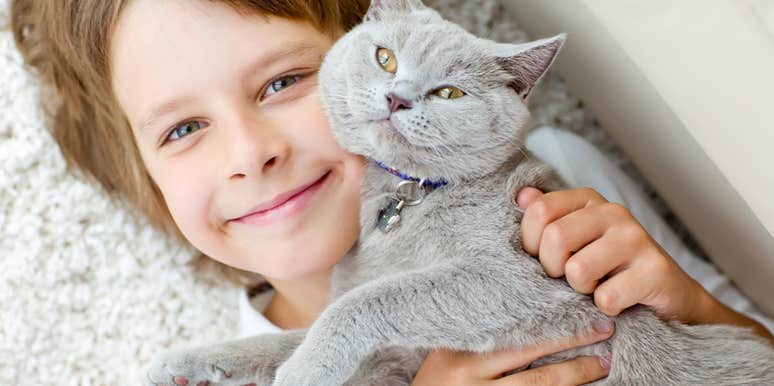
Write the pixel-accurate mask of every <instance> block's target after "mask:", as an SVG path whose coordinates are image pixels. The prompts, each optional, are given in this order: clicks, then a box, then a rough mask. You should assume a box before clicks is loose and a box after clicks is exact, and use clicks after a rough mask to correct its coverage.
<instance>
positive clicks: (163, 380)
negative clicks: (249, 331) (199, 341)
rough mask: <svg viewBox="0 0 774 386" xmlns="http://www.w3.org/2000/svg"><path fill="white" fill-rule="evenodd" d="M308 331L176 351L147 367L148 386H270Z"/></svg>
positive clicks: (258, 336)
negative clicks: (279, 368) (276, 373)
mask: <svg viewBox="0 0 774 386" xmlns="http://www.w3.org/2000/svg"><path fill="white" fill-rule="evenodd" d="M304 334H305V331H290V332H282V333H277V334H264V335H257V336H252V337H248V338H243V339H239V340H233V341H228V342H223V343H218V344H213V345H208V346H200V347H196V348H192V349H183V350H173V351H169V352H166V353H164V354H162V355H161V356H159V357H158V358H157V359H156V360H155V361H153V363H151V365H150V366H149V367H148V370H147V373H146V379H145V384H146V385H148V386H161V385H168V386H175V385H179V386H199V385H208V386H232V385H233V386H242V385H249V384H254V385H258V386H263V385H270V384H271V382H272V381H273V379H274V374H275V372H276V369H277V367H279V365H280V364H281V363H282V362H284V361H285V360H286V359H287V358H288V357H289V356H290V354H291V353H292V352H293V350H294V349H295V348H296V347H297V346H298V345H299V344H300V343H301V340H302V339H303V337H304Z"/></svg>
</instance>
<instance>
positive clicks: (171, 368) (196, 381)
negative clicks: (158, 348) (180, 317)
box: [145, 349, 256, 386]
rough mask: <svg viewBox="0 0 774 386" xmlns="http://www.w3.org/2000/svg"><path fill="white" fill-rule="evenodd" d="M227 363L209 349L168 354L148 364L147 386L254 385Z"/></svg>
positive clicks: (245, 374)
mask: <svg viewBox="0 0 774 386" xmlns="http://www.w3.org/2000/svg"><path fill="white" fill-rule="evenodd" d="M227 362H228V359H227V358H223V356H222V355H217V354H215V355H214V353H213V352H212V351H210V350H201V349H193V350H175V351H169V352H166V353H164V354H162V355H161V356H160V357H158V358H157V359H156V360H155V361H153V362H152V363H151V365H150V366H149V367H148V369H147V372H146V380H145V383H146V385H147V386H162V385H164V386H242V385H253V386H256V383H255V382H254V374H249V371H245V370H246V369H239V368H234V366H233V364H231V365H229V364H228V363H227Z"/></svg>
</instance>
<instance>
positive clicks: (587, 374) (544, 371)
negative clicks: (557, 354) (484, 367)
mask: <svg viewBox="0 0 774 386" xmlns="http://www.w3.org/2000/svg"><path fill="white" fill-rule="evenodd" d="M608 363H609V362H608ZM608 372H609V370H608V369H606V368H605V367H604V366H603V365H602V360H601V359H600V358H599V357H595V356H589V357H579V358H575V359H572V360H569V361H565V362H559V363H552V364H550V365H546V366H542V367H538V368H536V369H530V370H526V371H522V372H519V373H516V374H513V375H510V376H507V377H505V378H502V379H499V380H497V381H495V382H494V385H497V386H522V385H530V386H549V385H550V386H556V385H568V386H570V385H572V386H575V385H583V384H586V383H590V382H592V381H595V380H597V379H601V378H604V377H605V376H607V374H608Z"/></svg>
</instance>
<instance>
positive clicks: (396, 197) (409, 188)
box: [376, 180, 427, 233]
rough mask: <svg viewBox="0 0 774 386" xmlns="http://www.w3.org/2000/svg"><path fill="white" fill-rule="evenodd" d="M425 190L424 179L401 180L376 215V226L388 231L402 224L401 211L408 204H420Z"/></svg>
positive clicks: (425, 192) (385, 231)
mask: <svg viewBox="0 0 774 386" xmlns="http://www.w3.org/2000/svg"><path fill="white" fill-rule="evenodd" d="M425 194H427V191H426V190H425V186H424V180H420V181H419V182H417V181H401V182H399V183H398V186H396V187H395V193H394V194H393V195H392V196H390V197H387V202H385V204H384V206H383V207H382V208H381V209H380V210H379V215H378V216H377V217H376V227H377V228H379V229H380V230H381V231H382V232H384V233H387V232H389V231H391V230H393V229H395V227H397V226H398V225H400V220H401V217H400V216H401V211H402V210H403V208H404V207H406V206H414V205H419V204H421V203H422V201H424V199H425V197H424V196H425Z"/></svg>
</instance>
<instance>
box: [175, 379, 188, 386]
mask: <svg viewBox="0 0 774 386" xmlns="http://www.w3.org/2000/svg"><path fill="white" fill-rule="evenodd" d="M172 382H173V383H174V384H176V385H178V386H187V385H188V378H186V377H173V378H172Z"/></svg>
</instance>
